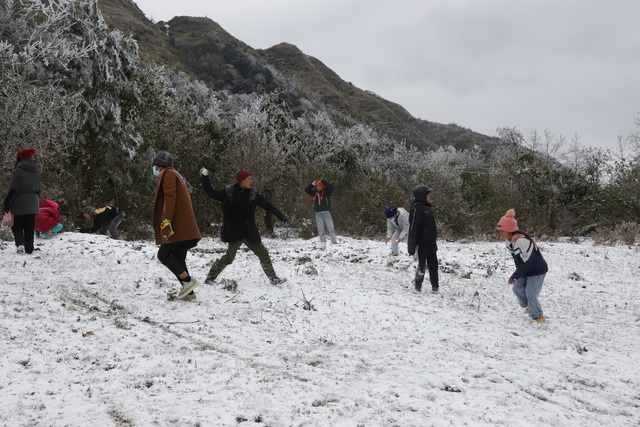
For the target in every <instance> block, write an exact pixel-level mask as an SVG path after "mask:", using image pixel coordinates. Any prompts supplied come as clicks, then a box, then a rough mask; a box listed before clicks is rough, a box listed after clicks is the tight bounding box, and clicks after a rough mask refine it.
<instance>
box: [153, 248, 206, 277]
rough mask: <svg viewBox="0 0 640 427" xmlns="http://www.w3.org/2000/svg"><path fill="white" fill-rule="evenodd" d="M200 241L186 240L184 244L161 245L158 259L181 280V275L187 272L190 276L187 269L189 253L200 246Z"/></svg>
mask: <svg viewBox="0 0 640 427" xmlns="http://www.w3.org/2000/svg"><path fill="white" fill-rule="evenodd" d="M198 240H199V239H193V240H184V241H182V242H175V243H166V244H164V245H160V249H158V259H159V260H160V262H161V263H162V264H164V265H165V266H166V267H167V268H168V269H169V270H171V272H172V273H173V274H175V275H176V277H177V278H178V280H180V274H181V273H184V272H185V271H186V272H187V274H189V270H188V269H187V252H188V251H189V249H191V248H195V247H196V246H197V245H198Z"/></svg>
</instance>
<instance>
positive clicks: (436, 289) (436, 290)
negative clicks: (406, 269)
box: [431, 288, 439, 294]
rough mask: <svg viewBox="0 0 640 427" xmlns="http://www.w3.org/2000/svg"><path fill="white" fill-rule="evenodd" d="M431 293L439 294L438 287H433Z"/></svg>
mask: <svg viewBox="0 0 640 427" xmlns="http://www.w3.org/2000/svg"><path fill="white" fill-rule="evenodd" d="M431 293H432V294H437V293H439V291H438V288H431Z"/></svg>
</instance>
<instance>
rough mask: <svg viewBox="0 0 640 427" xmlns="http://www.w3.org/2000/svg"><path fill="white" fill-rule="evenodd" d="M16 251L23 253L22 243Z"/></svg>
mask: <svg viewBox="0 0 640 427" xmlns="http://www.w3.org/2000/svg"><path fill="white" fill-rule="evenodd" d="M16 252H17V253H19V254H23V253H24V245H20V246H18V249H17V250H16Z"/></svg>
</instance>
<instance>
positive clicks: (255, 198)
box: [200, 168, 287, 285]
mask: <svg viewBox="0 0 640 427" xmlns="http://www.w3.org/2000/svg"><path fill="white" fill-rule="evenodd" d="M200 176H201V182H202V188H203V189H204V192H205V193H206V194H207V196H209V197H210V198H212V199H214V200H218V201H219V202H221V203H222V214H223V219H222V229H221V230H220V237H221V240H222V241H223V242H226V243H228V244H229V246H228V247H227V252H226V253H225V254H224V255H223V256H222V257H220V258H218V259H217V260H216V261H215V262H214V263H213V265H212V266H211V269H210V270H209V273H208V274H207V278H206V280H205V281H204V282H205V283H207V284H213V283H214V282H215V280H216V278H217V277H218V276H219V275H220V273H222V270H224V269H225V268H226V267H227V266H228V265H229V264H231V263H232V262H233V260H234V259H235V257H236V253H237V252H238V249H239V248H240V246H242V244H243V243H244V244H245V245H246V246H247V247H248V248H249V249H250V250H251V251H252V252H253V253H254V254H256V255H257V256H258V259H259V260H260V265H261V266H262V270H263V271H264V273H265V274H266V275H267V277H268V278H269V281H270V282H271V284H273V285H279V284H281V283H284V282H285V281H286V279H281V278H279V277H278V276H277V275H276V272H275V271H274V269H273V264H272V263H271V257H270V256H269V251H268V250H267V248H266V247H265V246H264V245H263V244H262V239H261V238H260V232H259V231H258V227H257V226H256V219H255V213H256V207H257V206H260V207H261V208H262V209H264V210H266V211H268V212H271V213H272V214H273V215H275V216H276V217H278V219H280V221H282V222H285V223H286V222H287V216H286V215H285V214H283V213H282V212H280V211H279V210H278V209H277V208H276V207H275V206H273V205H272V204H271V203H270V202H269V201H268V200H267V199H265V198H264V197H262V196H261V195H260V194H259V193H258V192H257V191H256V189H255V188H253V177H252V176H251V172H249V171H247V170H240V171H238V173H237V174H236V183H235V184H229V185H227V186H226V187H225V188H223V189H222V190H220V191H216V190H214V189H213V187H212V186H211V182H210V181H209V171H208V170H207V169H205V168H202V169H200Z"/></svg>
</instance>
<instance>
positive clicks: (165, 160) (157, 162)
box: [152, 151, 173, 168]
mask: <svg viewBox="0 0 640 427" xmlns="http://www.w3.org/2000/svg"><path fill="white" fill-rule="evenodd" d="M152 165H154V166H160V167H162V168H169V167H171V166H173V156H172V155H171V154H169V153H167V152H166V151H158V153H157V154H156V156H155V157H154V158H153V163H152Z"/></svg>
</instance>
